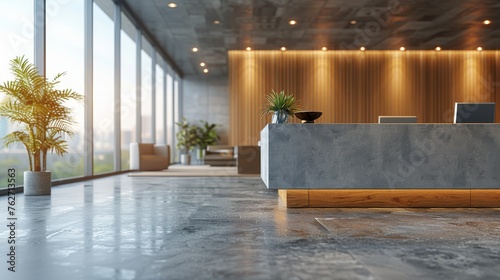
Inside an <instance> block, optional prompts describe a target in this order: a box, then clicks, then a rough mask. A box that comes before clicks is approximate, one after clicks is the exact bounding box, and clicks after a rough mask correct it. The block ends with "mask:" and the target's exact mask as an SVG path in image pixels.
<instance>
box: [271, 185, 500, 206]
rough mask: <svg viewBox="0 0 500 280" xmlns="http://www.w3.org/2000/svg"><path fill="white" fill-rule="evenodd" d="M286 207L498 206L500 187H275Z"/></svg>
mask: <svg viewBox="0 0 500 280" xmlns="http://www.w3.org/2000/svg"><path fill="white" fill-rule="evenodd" d="M278 194H279V197H280V198H281V199H282V200H283V201H284V202H285V204H286V207H288V208H306V207H339V208H340V207H405V208H406V207H423V208H427V207H439V208H450V207H500V189H495V190H484V189H473V190H471V189H463V190H457V189H443V190H415V189H398V190H392V189H391V190H389V189H380V190H374V189H364V190H326V189H313V190H278Z"/></svg>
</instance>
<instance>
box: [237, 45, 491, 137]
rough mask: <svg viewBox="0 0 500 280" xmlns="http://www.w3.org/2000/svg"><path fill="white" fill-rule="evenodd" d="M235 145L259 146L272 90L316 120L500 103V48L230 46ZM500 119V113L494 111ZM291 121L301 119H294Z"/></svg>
mask: <svg viewBox="0 0 500 280" xmlns="http://www.w3.org/2000/svg"><path fill="white" fill-rule="evenodd" d="M228 55H229V90H230V99H231V100H230V104H231V116H230V119H231V121H230V126H231V127H230V132H229V134H230V137H229V141H230V144H232V145H255V144H256V143H257V141H258V140H259V135H260V131H261V130H262V128H263V127H264V126H265V125H266V124H267V123H269V122H270V121H271V116H270V115H268V116H266V117H263V118H261V117H260V115H259V112H260V109H261V108H262V106H263V104H264V100H265V99H264V98H265V95H266V94H267V93H269V92H270V91H271V89H274V90H276V91H279V90H282V89H284V90H285V91H286V92H289V93H293V94H294V95H295V96H296V98H297V99H299V100H300V101H301V105H302V106H301V107H302V108H303V109H304V110H318V111H322V112H323V116H322V117H321V118H319V119H318V120H317V123H375V122H377V120H378V116H379V115H416V116H417V117H418V120H419V122H421V123H447V122H452V121H453V110H454V102H460V101H462V102H464V101H481V102H486V101H495V102H497V104H500V96H499V93H498V92H499V91H500V69H499V67H500V64H499V63H500V55H499V52H498V51H483V52H477V51H441V52H436V51H405V52H400V51H366V52H360V51H326V52H325V51H286V52H281V51H251V52H247V51H230V52H229V54H228ZM496 121H497V122H500V110H497V112H496ZM291 122H292V123H298V122H299V120H297V119H292V120H291Z"/></svg>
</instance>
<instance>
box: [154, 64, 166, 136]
mask: <svg viewBox="0 0 500 280" xmlns="http://www.w3.org/2000/svg"><path fill="white" fill-rule="evenodd" d="M157 60H158V61H157V63H156V66H155V67H156V71H155V72H156V73H155V75H156V79H155V80H156V87H155V90H156V98H155V106H156V110H155V115H156V117H155V125H156V133H155V136H156V143H166V140H165V117H164V114H165V92H164V90H165V87H164V86H163V80H164V79H163V77H164V76H165V72H164V71H163V68H162V67H161V66H160V65H163V60H162V59H161V58H160V57H158V56H157Z"/></svg>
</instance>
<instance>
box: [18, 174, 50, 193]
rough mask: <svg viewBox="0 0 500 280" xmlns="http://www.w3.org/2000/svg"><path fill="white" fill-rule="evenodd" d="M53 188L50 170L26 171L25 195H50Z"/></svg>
mask: <svg viewBox="0 0 500 280" xmlns="http://www.w3.org/2000/svg"><path fill="white" fill-rule="evenodd" d="M51 188H52V183H51V176H50V171H44V172H32V171H25V172H24V195H50V191H51Z"/></svg>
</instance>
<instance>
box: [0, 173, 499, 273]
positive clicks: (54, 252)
mask: <svg viewBox="0 0 500 280" xmlns="http://www.w3.org/2000/svg"><path fill="white" fill-rule="evenodd" d="M16 203H17V205H16V211H17V212H16V216H17V218H18V219H17V221H16V248H15V254H16V272H10V271H8V270H7V269H8V267H9V264H8V263H7V260H8V256H7V254H8V253H9V249H10V248H8V244H7V240H8V236H9V234H10V231H9V229H8V227H6V226H5V225H4V226H2V227H1V228H0V233H1V239H0V255H1V256H2V258H1V259H0V263H1V265H0V279H2V280H3V279H49V280H57V279H67V280H70V279H71V280H76V279H500V209H286V208H285V207H284V206H283V205H282V204H281V203H280V201H279V199H278V195H277V193H276V192H275V191H269V190H267V189H266V188H265V186H264V184H263V183H262V181H261V180H260V179H258V178H234V177H233V178H215V177H208V178H172V177H155V178H131V177H128V176H127V175H119V176H114V177H108V178H103V179H97V180H92V181H88V182H83V183H77V184H69V185H65V186H58V187H54V188H53V193H52V195H51V196H49V197H24V196H23V195H21V194H19V195H17V200H16ZM0 206H1V207H0V209H4V210H1V214H0V218H1V219H2V223H3V224H8V223H7V198H6V197H5V196H4V197H0Z"/></svg>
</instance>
